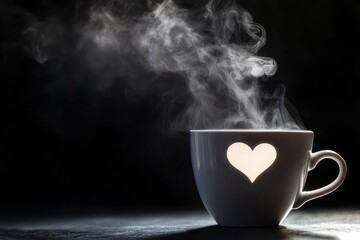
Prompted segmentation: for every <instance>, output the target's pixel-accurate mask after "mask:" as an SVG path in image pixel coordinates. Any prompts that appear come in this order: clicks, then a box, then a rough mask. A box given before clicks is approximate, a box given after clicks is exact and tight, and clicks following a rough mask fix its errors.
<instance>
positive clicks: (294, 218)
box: [0, 209, 360, 240]
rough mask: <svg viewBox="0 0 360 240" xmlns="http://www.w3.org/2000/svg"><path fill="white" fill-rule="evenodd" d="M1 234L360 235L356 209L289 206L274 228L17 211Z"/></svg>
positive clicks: (177, 216) (174, 215) (197, 217)
mask: <svg viewBox="0 0 360 240" xmlns="http://www.w3.org/2000/svg"><path fill="white" fill-rule="evenodd" d="M73 214H74V213H73ZM0 238H1V239H4V240H16V239H33V240H37V239H79V240H81V239H108V240H113V239H184V240H185V239H186V240H188V239H210V240H211V239H224V240H227V239H259V240H260V239H261V240H263V239H267V240H272V239H274V240H279V239H297V240H302V239H344V240H352V239H354V240H355V239H359V238H360V210H358V209H349V210H330V209H329V210H312V211H310V210H307V211H301V210H299V211H293V212H291V213H290V215H289V216H288V217H287V218H286V219H285V221H284V222H283V223H282V224H281V225H280V226H279V227H275V228H229V227H221V226H218V225H217V224H216V223H215V222H214V220H213V219H212V218H211V217H210V216H209V215H208V214H207V213H206V212H204V211H194V212H193V211H185V212H179V211H177V212H171V211H170V212H151V213H149V212H148V213H142V214H139V213H138V214H134V213H129V212H128V213H118V214H94V215H91V214H86V215H84V216H82V215H79V216H76V215H72V216H61V217H56V216H50V217H49V216H48V217H42V218H40V217H35V218H34V217H27V218H25V219H22V218H21V217H17V218H16V219H3V220H2V221H1V223H0Z"/></svg>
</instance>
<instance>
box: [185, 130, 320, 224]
mask: <svg viewBox="0 0 360 240" xmlns="http://www.w3.org/2000/svg"><path fill="white" fill-rule="evenodd" d="M313 135H314V134H313V132H312V131H301V130H299V131H297V130H289V131H288V130H191V131H190V144H191V159H192V167H193V172H194V177H195V181H196V185H197V188H198V192H199V194H200V197H201V200H202V202H203V204H204V206H205V208H206V209H207V211H208V212H209V213H210V215H211V216H212V217H213V218H214V219H215V221H216V222H217V223H218V224H220V225H223V226H242V227H254V226H257V227H259V226H277V225H279V224H280V223H281V222H282V221H283V220H284V218H285V217H286V216H287V215H288V213H289V212H290V211H291V209H292V207H293V205H294V202H295V200H296V198H297V194H298V193H299V189H302V188H303V183H304V182H305V181H306V176H307V172H308V166H309V160H310V155H309V153H310V152H311V150H312V144H313ZM234 143H241V144H243V145H244V146H245V144H246V145H247V146H248V147H249V149H251V151H254V152H256V147H257V146H259V145H261V144H267V145H269V146H270V145H271V146H272V147H273V148H274V149H275V150H274V151H275V152H276V156H275V159H274V161H273V162H272V164H271V165H270V166H268V167H267V168H266V169H265V170H263V171H262V170H261V173H260V174H259V175H258V176H257V177H256V179H255V180H250V179H249V177H248V176H247V175H246V174H244V172H242V171H241V169H240V170H239V169H238V168H236V167H234V165H233V164H231V162H230V161H229V158H228V156H229V155H228V149H229V146H231V145H232V144H234ZM264 156H265V157H266V154H265V155H264ZM252 181H253V182H252Z"/></svg>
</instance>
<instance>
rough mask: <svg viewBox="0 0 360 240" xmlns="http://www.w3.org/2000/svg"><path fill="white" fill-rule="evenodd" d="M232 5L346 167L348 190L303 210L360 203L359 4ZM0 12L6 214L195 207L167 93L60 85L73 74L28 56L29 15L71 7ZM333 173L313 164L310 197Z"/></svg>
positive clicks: (0, 199)
mask: <svg viewBox="0 0 360 240" xmlns="http://www.w3.org/2000/svg"><path fill="white" fill-rule="evenodd" d="M239 3H240V4H241V5H242V6H243V7H244V8H245V9H247V10H248V11H249V12H250V13H251V14H252V16H253V18H254V21H255V22H258V23H260V24H261V25H262V26H263V27H264V28H265V29H266V33H267V44H266V45H265V47H264V48H262V49H261V51H260V53H259V54H260V55H264V56H270V57H272V58H274V59H276V61H277V63H278V71H277V73H276V74H275V76H273V77H272V78H271V79H270V81H274V82H275V83H283V84H285V86H286V88H287V89H286V95H287V97H288V99H289V100H290V101H291V102H292V104H293V105H294V106H295V107H296V109H297V110H298V112H299V114H300V115H301V117H302V120H303V122H304V124H305V126H306V128H307V129H310V130H313V131H314V132H315V139H314V150H315V151H316V150H321V149H332V150H334V151H336V152H338V153H340V154H341V155H342V156H343V157H344V159H345V160H346V162H347V164H348V176H347V178H346V181H345V182H344V184H343V185H342V186H341V187H340V188H339V189H338V190H337V191H335V192H334V193H332V194H331V195H329V196H326V197H323V198H320V199H317V200H314V201H311V202H309V203H307V204H306V205H305V206H304V208H311V207H347V206H359V204H360V197H359V194H358V189H359V184H358V183H359V181H360V174H359V173H358V172H357V171H358V170H359V167H360V166H359V165H360V164H359V156H358V155H359V152H358V151H359V146H360V139H359V138H360V124H359V123H360V107H359V99H358V98H359V89H358V84H359V83H358V81H359V80H360V73H359V72H360V71H359V65H360V61H359V58H358V56H359V46H358V44H359V36H360V27H359V24H360V21H359V20H360V19H359V18H360V4H359V2H358V1H340V0H338V1H330V0H328V1H325V0H315V1H279V0H275V1H274V0H266V1H264V0H261V1H258V0H257V1H254V0H246V1H239ZM182 4H183V5H184V6H185V7H189V8H191V7H194V4H192V3H191V1H189V2H182ZM0 7H1V10H0V11H1V16H0V24H1V30H0V32H1V42H0V44H1V46H0V47H1V59H0V61H1V66H0V69H1V73H0V74H1V81H0V84H1V85H0V112H1V118H0V130H1V131H0V139H1V144H0V204H1V206H3V207H4V208H7V207H11V206H15V207H17V206H25V207H28V206H58V205H61V206H98V207H101V206H112V207H170V208H178V207H180V208H201V207H202V204H201V201H200V198H199V196H198V194H197V191H196V187H195V183H194V179H193V175H192V170H191V163H190V153H189V134H188V133H187V132H175V133H174V132H171V133H170V132H169V131H168V129H169V127H168V124H169V123H168V121H166V119H164V118H163V117H162V116H163V112H162V111H163V108H162V106H161V104H162V103H161V101H160V99H161V97H160V96H159V94H158V92H159V91H161V87H163V86H156V87H155V88H154V89H155V90H153V91H151V92H150V93H149V94H148V95H146V96H144V97H143V98H141V99H139V100H137V101H135V102H133V101H128V99H127V98H126V97H125V95H124V86H122V85H121V84H114V85H112V86H110V87H108V88H107V89H106V90H104V91H95V90H94V89H93V88H92V87H91V86H88V85H86V84H84V83H81V84H79V83H76V82H73V81H71V79H67V78H66V71H72V69H71V68H70V69H69V68H68V69H55V68H54V66H53V65H52V62H51V61H49V62H47V63H45V64H43V65H41V64H39V63H38V62H36V61H35V60H34V59H33V57H32V56H30V55H29V54H28V52H27V51H26V50H25V46H26V43H25V41H24V39H23V34H22V32H23V31H24V29H26V27H27V26H28V25H27V22H26V17H24V16H25V15H26V14H25V13H31V14H32V15H34V16H36V17H37V18H39V19H42V18H44V17H45V16H47V15H51V14H57V13H58V12H61V13H62V14H63V15H65V16H66V15H67V14H68V15H69V16H70V17H71V15H72V14H73V12H74V11H73V10H74V4H73V1H54V0H51V1H48V0H47V1H45V0H44V1H40V0H38V1H8V2H4V1H2V3H1V5H0ZM57 71H61V72H62V73H61V76H64V77H63V78H64V80H63V81H62V82H59V81H58V78H57V77H55V76H56V75H57V74H58V72H57ZM64 71H65V74H64ZM59 74H60V73H59ZM170 85H171V84H170ZM167 87H169V86H167ZM336 173H337V166H336V164H335V163H333V162H332V161H324V162H322V163H320V164H319V165H318V168H317V169H316V170H314V171H313V172H311V174H310V176H309V179H308V184H307V189H311V188H316V187H320V186H322V185H325V184H327V183H328V182H330V181H331V180H333V179H334V178H335V176H336Z"/></svg>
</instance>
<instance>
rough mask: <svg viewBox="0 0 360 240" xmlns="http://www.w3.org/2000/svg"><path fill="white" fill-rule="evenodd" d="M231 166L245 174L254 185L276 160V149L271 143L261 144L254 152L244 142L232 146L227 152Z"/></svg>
mask: <svg viewBox="0 0 360 240" xmlns="http://www.w3.org/2000/svg"><path fill="white" fill-rule="evenodd" d="M226 155H227V158H228V160H229V162H230V163H231V165H233V166H234V167H235V168H236V169H238V170H239V171H241V172H242V173H244V174H245V175H246V176H247V177H248V178H249V179H250V181H251V182H252V183H253V182H254V181H255V180H256V178H257V177H258V176H260V174H262V173H263V172H264V171H265V170H266V169H268V168H269V167H270V166H271V165H272V164H273V163H274V161H275V159H276V155H277V153H276V149H275V148H274V147H273V145H271V144H269V143H261V144H259V145H257V146H256V147H255V148H254V150H251V148H250V147H249V146H248V145H247V144H245V143H242V142H236V143H233V144H231V145H230V146H229V147H228V149H227V152H226Z"/></svg>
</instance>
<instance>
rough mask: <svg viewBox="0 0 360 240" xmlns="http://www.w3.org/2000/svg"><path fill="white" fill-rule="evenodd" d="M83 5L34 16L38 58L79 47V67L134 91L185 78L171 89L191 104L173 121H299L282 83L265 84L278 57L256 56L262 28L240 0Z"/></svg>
mask: <svg viewBox="0 0 360 240" xmlns="http://www.w3.org/2000/svg"><path fill="white" fill-rule="evenodd" d="M84 11H85V10H84ZM86 12H87V14H86V17H85V19H77V20H76V21H75V23H72V24H70V25H69V24H68V25H66V24H65V23H63V22H62V20H61V19H60V18H48V19H45V21H42V22H40V21H37V20H35V19H34V22H33V24H32V25H31V26H30V27H29V28H28V29H27V30H26V31H25V34H26V36H27V37H28V39H29V40H30V42H31V51H32V53H33V55H34V58H35V59H36V60H37V61H38V62H39V63H41V64H43V63H46V62H47V61H51V60H52V59H57V58H64V57H66V56H67V57H68V56H69V54H68V53H69V52H71V53H72V54H74V52H75V54H76V55H77V56H78V57H79V58H80V59H81V60H82V61H81V64H79V68H81V67H84V65H85V66H86V68H87V69H90V70H91V71H92V72H93V73H94V74H97V75H98V76H99V77H100V81H110V82H112V81H123V82H124V85H125V86H126V88H128V89H133V90H136V91H145V90H146V89H149V88H150V86H151V85H152V84H153V83H154V82H155V81H157V80H156V79H157V78H161V79H162V81H167V80H166V79H168V81H170V80H169V78H173V77H174V78H176V79H181V80H183V81H184V82H183V83H184V85H185V86H186V90H185V91H184V90H182V89H181V88H179V89H175V90H174V89H173V90H174V91H175V92H176V94H177V96H176V95H174V96H173V97H175V98H184V99H183V100H182V101H183V102H185V105H186V106H185V107H184V108H183V109H180V113H178V114H177V115H176V117H175V120H174V121H173V122H172V126H173V127H174V128H176V129H182V130H185V129H186V130H187V129H203V128H214V129H218V128H260V129H263V128H287V129H300V128H302V125H301V122H300V121H299V120H298V119H297V118H294V117H293V115H291V114H290V113H289V111H288V109H287V108H286V106H290V107H291V105H290V104H289V103H288V102H286V101H285V88H284V87H283V86H279V87H278V88H277V89H276V90H275V91H274V92H273V93H269V91H267V89H266V87H265V86H266V84H265V83H266V81H267V77H268V76H272V75H274V74H275V72H276V69H277V65H276V62H275V61H274V59H272V58H268V57H261V56H257V52H258V50H259V49H260V48H261V47H262V46H263V45H264V44H265V42H266V35H265V31H264V29H263V27H262V26H260V25H259V24H257V23H254V22H253V19H252V17H251V15H250V14H249V13H248V12H246V11H245V10H244V9H243V8H241V7H240V6H238V5H236V4H233V3H231V2H230V3H227V4H223V5H220V4H218V3H216V2H214V1H210V2H208V4H206V6H204V7H203V8H201V9H200V10H199V9H197V10H189V9H186V8H183V7H181V6H179V5H178V4H176V3H175V2H174V1H171V0H165V1H163V2H161V3H156V2H151V1H149V2H148V3H147V6H142V5H141V4H140V3H134V2H132V1H131V3H130V2H129V1H121V0H112V1H108V2H107V3H106V4H105V3H101V2H95V3H93V4H92V5H91V7H90V8H88V9H86ZM74 36H75V37H74ZM69 39H72V40H69ZM74 39H75V40H74ZM149 76H151V77H149ZM153 76H155V77H153ZM156 76H157V77H156ZM164 76H167V78H166V77H164ZM169 76H170V77H169ZM164 78H165V80H164ZM124 79H125V80H124ZM171 87H175V86H169V88H171ZM165 91H170V90H169V89H165V90H164V92H165ZM163 94H165V93H163ZM294 113H295V115H294V116H296V112H294Z"/></svg>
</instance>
